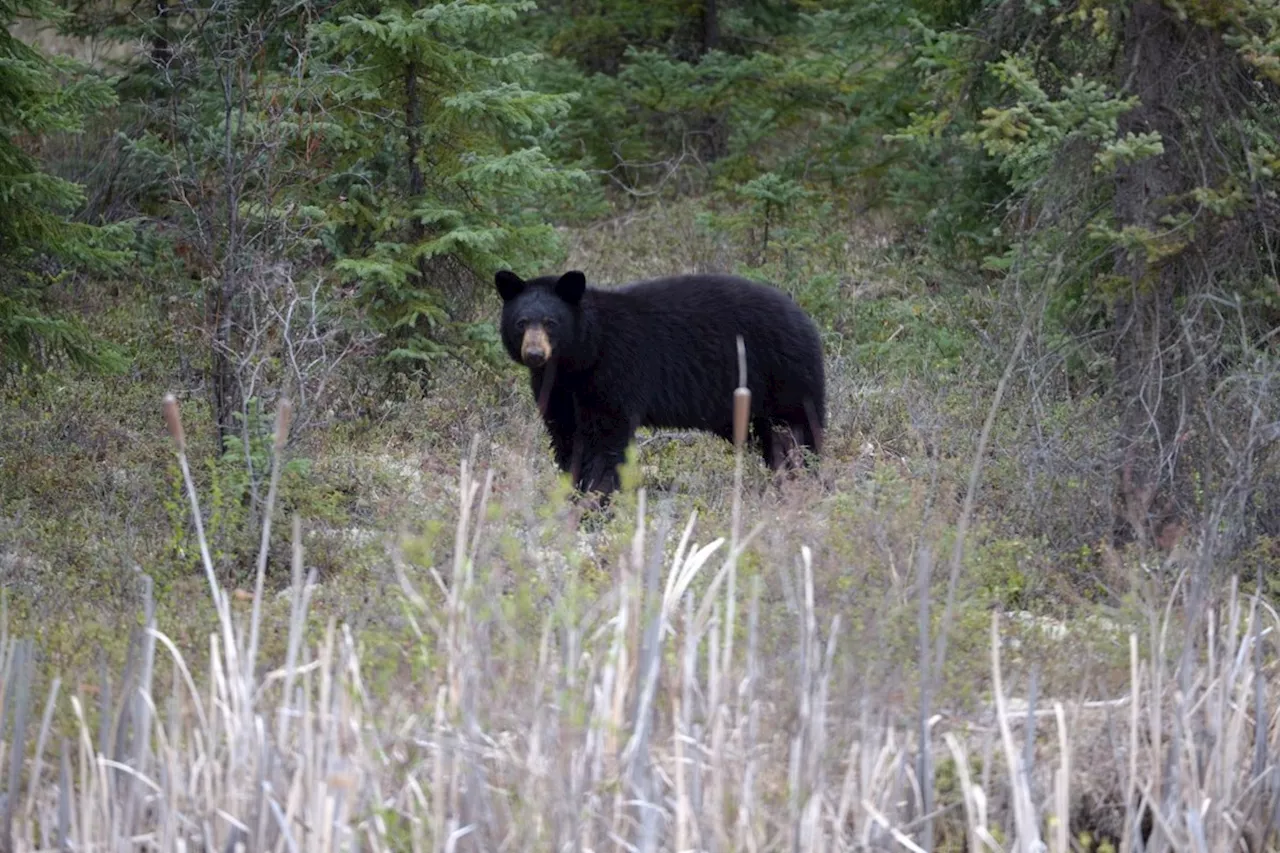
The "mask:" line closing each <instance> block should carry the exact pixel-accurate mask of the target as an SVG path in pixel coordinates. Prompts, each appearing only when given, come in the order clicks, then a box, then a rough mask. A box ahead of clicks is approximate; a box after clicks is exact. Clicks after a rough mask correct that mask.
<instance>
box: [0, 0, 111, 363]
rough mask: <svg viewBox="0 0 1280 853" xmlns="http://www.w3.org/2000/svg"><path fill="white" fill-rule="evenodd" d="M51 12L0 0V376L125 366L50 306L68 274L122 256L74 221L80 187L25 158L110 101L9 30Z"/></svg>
mask: <svg viewBox="0 0 1280 853" xmlns="http://www.w3.org/2000/svg"><path fill="white" fill-rule="evenodd" d="M56 14H57V10H56V9H55V7H53V6H52V5H50V4H48V3H45V2H42V0H0V211H3V212H2V213H0V371H12V370H17V369H21V368H23V367H31V366H38V365H39V364H40V363H41V362H42V361H44V358H47V357H50V356H53V355H55V354H61V355H63V356H65V357H67V358H69V359H70V360H72V361H73V362H75V363H77V364H80V365H83V366H90V367H95V368H100V369H117V368H119V367H121V366H122V364H123V358H122V356H121V354H120V353H119V352H118V351H117V350H116V349H115V348H113V347H111V346H109V345H108V344H106V343H105V342H103V341H100V340H97V339H95V338H94V337H93V336H91V335H90V334H89V333H88V332H87V331H86V330H85V329H84V328H83V327H82V326H81V325H79V324H77V323H76V322H74V321H73V320H71V319H68V318H65V317H59V316H56V315H55V313H54V312H53V309H52V306H51V304H50V301H49V299H48V291H49V288H50V287H51V286H52V285H53V284H55V283H56V282H57V280H58V278H59V276H60V275H62V274H63V273H64V271H65V269H66V268H67V267H68V266H72V265H81V266H84V265H89V266H93V267H97V268H103V267H104V266H105V265H109V264H110V263H112V262H114V261H117V260H120V259H121V258H122V257H123V255H122V254H121V252H120V251H119V248H118V244H119V239H120V237H121V236H122V235H121V234H120V232H119V231H118V230H116V229H102V228H97V227H94V226H91V225H88V224H85V223H82V222H76V221H74V220H73V219H72V218H71V215H72V214H73V213H74V211H75V209H76V208H77V206H78V205H79V204H80V203H81V201H82V197H83V194H82V190H81V188H80V187H79V186H78V185H76V184H74V183H71V182H69V181H66V180H63V179H60V178H58V177H55V176H53V175H51V174H48V173H47V172H46V171H44V170H43V169H42V168H41V165H40V163H39V162H38V161H37V159H36V157H35V156H34V155H33V154H32V153H31V150H30V149H31V147H32V146H33V145H34V144H35V143H37V142H38V141H39V140H40V139H41V138H42V137H43V136H44V135H46V134H52V133H60V132H73V133H74V132H77V131H79V130H81V127H82V118H83V116H84V115H86V114H87V113H91V112H93V111H95V110H100V109H102V108H104V107H106V106H108V105H110V104H111V103H112V102H113V100H114V96H113V94H112V91H111V88H110V86H109V85H107V83H105V82H104V81H102V80H100V79H97V78H95V77H94V76H92V75H87V74H83V73H82V71H83V69H81V68H79V67H78V66H77V65H76V64H75V63H73V62H71V61H69V60H67V59H61V58H58V59H50V58H46V57H45V56H43V55H42V54H41V53H40V52H39V51H38V50H36V49H35V48H33V47H31V46H30V45H28V44H26V43H24V42H22V41H21V40H19V39H17V38H15V37H14V36H13V35H12V34H11V32H10V27H11V25H12V24H13V22H14V21H15V20H17V19H18V18H19V17H26V16H31V17H34V18H37V19H40V20H48V19H51V18H53V17H54V16H55V15H56ZM42 356H44V358H42Z"/></svg>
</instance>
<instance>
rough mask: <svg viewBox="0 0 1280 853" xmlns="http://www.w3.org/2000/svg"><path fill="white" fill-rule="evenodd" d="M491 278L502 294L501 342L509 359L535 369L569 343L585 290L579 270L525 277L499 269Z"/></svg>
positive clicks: (575, 333)
mask: <svg viewBox="0 0 1280 853" xmlns="http://www.w3.org/2000/svg"><path fill="white" fill-rule="evenodd" d="M494 280H495V282H496V283H497V285H498V294H499V295H500V296H501V297H502V326H501V330H502V345H503V346H504V347H506V350H507V353H508V354H509V355H510V356H511V358H512V359H514V360H515V361H516V362H518V363H520V364H523V365H524V366H525V367H529V368H533V369H538V368H541V367H544V366H546V364H547V363H548V362H549V361H551V360H552V359H553V358H555V357H557V356H558V355H561V354H563V353H565V352H566V350H567V349H568V348H570V347H572V345H573V343H574V341H575V339H576V338H577V334H578V319H579V311H578V306H579V303H580V302H581V301H582V295H583V294H584V293H585V292H586V290H587V279H586V277H585V276H584V275H583V274H582V273H580V272H578V271H576V270H574V271H573V272H567V273H565V274H564V275H562V276H558V277H557V276H553V275H549V276H542V277H540V278H534V279H530V280H528V281H524V280H523V279H521V278H520V277H519V276H518V275H516V274H515V273H513V272H511V271H510V270H502V271H501V272H499V273H498V274H497V275H496V276H494Z"/></svg>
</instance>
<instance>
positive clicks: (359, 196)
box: [316, 0, 582, 372]
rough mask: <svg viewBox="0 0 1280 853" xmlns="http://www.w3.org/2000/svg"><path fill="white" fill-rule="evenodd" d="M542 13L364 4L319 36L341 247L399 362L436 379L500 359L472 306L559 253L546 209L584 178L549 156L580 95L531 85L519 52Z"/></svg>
mask: <svg viewBox="0 0 1280 853" xmlns="http://www.w3.org/2000/svg"><path fill="white" fill-rule="evenodd" d="M532 8H533V4H532V3H530V2H469V1H468V0H455V2H448V3H430V2H415V0H393V2H385V3H372V4H371V3H365V2H360V0H355V1H354V2H351V3H349V4H344V5H340V6H339V7H338V8H337V9H335V10H334V12H333V14H331V15H330V16H329V17H328V18H327V20H326V21H325V22H323V23H321V24H319V25H318V26H317V28H316V35H317V36H318V37H319V44H320V45H321V47H322V50H323V52H324V55H326V56H327V57H329V59H330V61H331V63H332V67H331V70H330V73H331V75H332V80H333V84H332V85H333V98H334V104H333V107H332V109H331V111H330V115H331V116H332V117H333V118H334V119H335V120H336V122H337V124H338V125H339V127H340V130H339V131H338V132H339V133H340V134H341V136H340V138H339V139H334V140H330V141H329V144H330V145H331V146H333V148H334V150H335V151H337V152H339V153H338V154H337V155H336V157H335V162H334V168H335V174H334V176H333V177H332V178H331V179H330V180H329V181H328V183H327V187H326V190H327V194H328V195H329V197H330V198H331V199H332V203H331V206H330V210H329V217H330V222H331V223H332V228H333V241H332V244H331V248H332V250H333V251H335V252H336V253H337V254H338V256H339V258H340V259H339V260H338V262H337V265H336V267H337V270H338V271H339V272H340V273H341V274H343V275H344V276H346V277H347V278H348V279H349V280H351V281H352V282H354V283H355V284H356V285H357V287H358V292H359V295H360V298H361V299H362V301H363V302H364V303H365V305H366V306H368V308H369V309H370V313H371V315H372V316H373V317H374V319H375V320H376V322H378V324H379V325H380V327H381V330H382V331H384V332H385V333H386V335H387V337H388V341H389V344H390V346H389V352H388V355H389V356H390V357H391V358H392V359H393V360H395V361H397V362H398V363H399V364H400V365H402V366H412V367H414V368H426V369H428V372H429V368H430V367H431V365H432V364H433V363H434V362H436V361H437V360H439V359H440V358H442V357H446V356H448V355H450V354H457V353H459V352H461V351H463V350H465V349H467V348H468V347H470V346H471V345H472V344H475V343H479V342H484V341H488V343H489V344H490V346H489V347H487V349H488V351H489V352H490V353H491V354H492V353H493V352H494V350H495V349H496V346H495V345H494V340H493V335H492V325H491V323H488V322H483V323H481V322H474V318H473V316H472V314H471V313H470V312H469V309H471V308H474V307H475V306H476V305H477V304H480V303H477V302H476V300H477V298H483V299H487V298H488V297H489V296H490V291H491V288H490V287H489V282H488V277H489V276H490V275H492V273H493V271H494V270H495V269H496V268H498V267H501V266H517V267H521V268H525V269H535V268H537V267H538V266H539V265H541V264H545V263H548V262H549V261H550V260H551V259H552V258H554V257H555V255H556V252H557V241H556V235H555V231H554V229H553V227H552V225H551V224H550V223H549V222H548V210H549V208H550V206H552V205H553V204H554V202H553V200H554V199H557V198H559V197H562V196H564V195H566V194H567V193H569V192H570V190H571V188H572V187H573V185H574V184H575V182H576V181H577V179H578V178H580V177H582V176H581V173H578V172H575V171H572V170H564V169H561V168H558V167H557V166H556V165H555V164H554V163H553V162H552V161H551V160H550V159H549V158H548V156H547V155H546V153H545V152H544V151H543V147H542V145H543V143H544V142H545V140H546V139H547V136H548V134H549V128H550V122H551V120H553V119H554V118H555V117H557V116H559V115H562V114H563V113H564V112H565V111H566V109H567V107H568V102H569V101H568V98H567V97H565V96H563V95H559V94H549V93H546V92H540V91H537V90H535V89H534V88H532V87H531V86H530V85H529V82H528V75H529V69H530V68H531V66H532V65H533V64H534V63H535V62H536V61H538V59H539V57H538V55H537V54H536V53H534V52H533V51H531V50H524V49H521V48H520V47H519V46H518V45H516V46H513V39H512V37H511V32H512V25H513V24H514V23H515V21H516V20H517V18H518V16H519V15H520V14H521V13H523V12H526V11H528V10H529V9H532Z"/></svg>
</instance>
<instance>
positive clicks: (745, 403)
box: [733, 335, 751, 450]
mask: <svg viewBox="0 0 1280 853" xmlns="http://www.w3.org/2000/svg"><path fill="white" fill-rule="evenodd" d="M750 416H751V389H750V388H748V387H747V347H746V344H744V343H743V342H742V335H738V387H737V388H735V389H734V391H733V444H734V446H735V447H737V448H738V449H739V450H741V449H742V445H743V444H745V443H746V441H747V422H748V421H749V420H750Z"/></svg>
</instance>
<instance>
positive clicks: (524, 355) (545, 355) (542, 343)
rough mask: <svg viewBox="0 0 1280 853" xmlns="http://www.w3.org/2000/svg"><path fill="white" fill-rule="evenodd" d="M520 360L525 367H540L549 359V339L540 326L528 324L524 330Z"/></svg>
mask: <svg viewBox="0 0 1280 853" xmlns="http://www.w3.org/2000/svg"><path fill="white" fill-rule="evenodd" d="M520 360H521V361H523V362H524V363H525V366H526V367H542V366H543V365H544V364H546V363H547V362H548V361H550V360H551V339H550V338H548V337H547V332H546V330H545V329H543V328H542V327H541V326H529V327H528V328H526V329H525V330H524V340H523V341H521V344H520Z"/></svg>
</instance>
